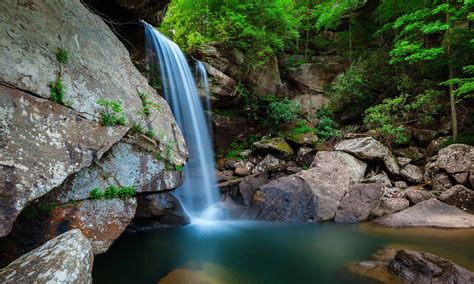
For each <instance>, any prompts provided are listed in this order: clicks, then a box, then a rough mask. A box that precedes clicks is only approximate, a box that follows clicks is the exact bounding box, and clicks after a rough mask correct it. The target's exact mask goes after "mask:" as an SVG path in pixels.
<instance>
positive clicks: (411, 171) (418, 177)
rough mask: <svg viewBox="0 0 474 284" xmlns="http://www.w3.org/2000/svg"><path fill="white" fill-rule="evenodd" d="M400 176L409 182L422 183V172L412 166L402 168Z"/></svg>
mask: <svg viewBox="0 0 474 284" xmlns="http://www.w3.org/2000/svg"><path fill="white" fill-rule="evenodd" d="M400 174H401V175H402V177H404V178H406V179H407V180H408V181H410V182H414V183H420V182H422V181H423V172H422V171H421V169H420V168H419V167H418V166H415V165H412V164H408V165H406V166H404V167H403V169H402V170H401V171H400Z"/></svg>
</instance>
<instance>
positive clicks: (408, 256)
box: [388, 250, 474, 283]
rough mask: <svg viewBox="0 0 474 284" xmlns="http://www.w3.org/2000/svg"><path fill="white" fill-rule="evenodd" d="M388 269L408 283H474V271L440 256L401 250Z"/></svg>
mask: <svg viewBox="0 0 474 284" xmlns="http://www.w3.org/2000/svg"><path fill="white" fill-rule="evenodd" d="M388 270H389V271H390V272H391V273H393V274H394V275H396V276H398V277H400V278H401V279H402V280H403V281H404V282H406V283H473V282H474V273H473V272H471V271H469V270H467V269H465V268H463V267H461V266H459V265H456V264H454V263H452V262H450V261H448V260H446V259H443V258H441V257H439V256H436V255H433V254H430V253H426V252H417V251H411V250H400V251H398V252H397V254H396V255H395V257H394V258H393V259H392V260H391V261H390V263H389V265H388Z"/></svg>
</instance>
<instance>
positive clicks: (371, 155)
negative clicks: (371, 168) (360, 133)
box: [335, 137, 400, 174]
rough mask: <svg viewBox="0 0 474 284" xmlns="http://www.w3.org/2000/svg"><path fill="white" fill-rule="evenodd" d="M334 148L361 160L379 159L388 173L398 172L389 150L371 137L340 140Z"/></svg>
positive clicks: (398, 169)
mask: <svg viewBox="0 0 474 284" xmlns="http://www.w3.org/2000/svg"><path fill="white" fill-rule="evenodd" d="M335 150H336V151H344V152H347V153H349V154H352V155H354V156H356V157H358V158H360V159H363V160H373V159H381V160H382V161H383V162H384V163H385V166H386V167H387V169H388V170H389V172H390V173H392V174H399V172H400V167H399V166H398V163H397V161H396V159H395V157H394V156H393V154H392V153H391V152H390V150H389V149H388V148H387V147H385V146H384V145H382V143H380V142H379V141H377V140H375V139H374V138H372V137H363V138H355V139H349V140H345V141H342V142H340V143H339V144H337V145H336V146H335Z"/></svg>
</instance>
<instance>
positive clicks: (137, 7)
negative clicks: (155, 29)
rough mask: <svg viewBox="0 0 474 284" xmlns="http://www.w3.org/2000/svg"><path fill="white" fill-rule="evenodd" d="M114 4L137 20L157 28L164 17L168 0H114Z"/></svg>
mask: <svg viewBox="0 0 474 284" xmlns="http://www.w3.org/2000/svg"><path fill="white" fill-rule="evenodd" d="M115 2H117V4H119V5H120V6H122V7H123V8H125V9H127V10H129V11H131V12H132V13H133V14H134V15H136V16H137V17H138V18H140V19H143V20H145V21H147V22H148V23H149V24H151V25H153V26H158V25H159V24H160V23H161V21H162V20H163V18H164V16H165V12H166V8H167V6H168V4H169V3H170V0H115Z"/></svg>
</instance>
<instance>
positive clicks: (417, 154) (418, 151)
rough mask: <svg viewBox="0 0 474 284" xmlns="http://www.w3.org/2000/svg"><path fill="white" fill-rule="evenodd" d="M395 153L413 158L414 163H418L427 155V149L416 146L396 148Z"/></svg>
mask: <svg viewBox="0 0 474 284" xmlns="http://www.w3.org/2000/svg"><path fill="white" fill-rule="evenodd" d="M394 153H395V155H397V156H399V157H405V158H408V159H411V160H412V162H413V163H416V162H418V161H420V160H422V159H424V158H425V157H426V153H425V149H422V148H420V147H416V146H410V147H407V148H402V149H396V150H394Z"/></svg>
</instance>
